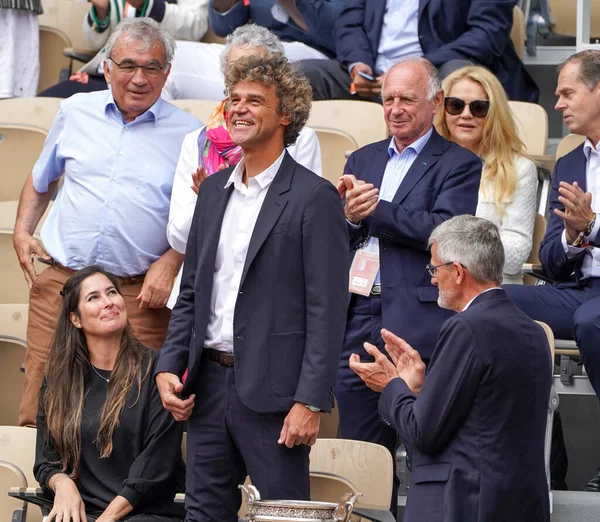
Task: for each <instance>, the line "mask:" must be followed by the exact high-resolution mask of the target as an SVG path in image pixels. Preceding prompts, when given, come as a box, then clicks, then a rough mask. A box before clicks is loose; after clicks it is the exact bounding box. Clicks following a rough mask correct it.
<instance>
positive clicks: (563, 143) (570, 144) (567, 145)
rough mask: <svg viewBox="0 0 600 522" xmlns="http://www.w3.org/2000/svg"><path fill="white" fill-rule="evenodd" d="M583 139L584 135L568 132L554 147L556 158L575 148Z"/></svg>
mask: <svg viewBox="0 0 600 522" xmlns="http://www.w3.org/2000/svg"><path fill="white" fill-rule="evenodd" d="M584 141H585V136H581V135H579V134H568V135H567V136H565V137H564V138H563V139H562V140H560V142H559V143H558V146H557V147H556V159H557V160H558V159H559V158H562V157H563V156H566V155H567V154H569V152H571V151H572V150H573V149H576V148H577V147H579V145H581V144H582V143H583V142H584Z"/></svg>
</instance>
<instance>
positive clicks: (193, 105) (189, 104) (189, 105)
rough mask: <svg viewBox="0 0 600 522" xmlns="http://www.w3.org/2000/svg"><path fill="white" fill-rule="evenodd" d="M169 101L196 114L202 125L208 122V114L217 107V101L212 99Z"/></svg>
mask: <svg viewBox="0 0 600 522" xmlns="http://www.w3.org/2000/svg"><path fill="white" fill-rule="evenodd" d="M170 102H171V103H172V104H173V105H175V106H176V107H179V108H180V109H183V110H184V111H185V112H189V113H190V114H192V115H193V116H196V118H198V119H199V120H200V121H201V122H202V123H204V125H206V124H207V123H208V120H209V119H210V115H211V114H212V113H213V111H214V110H215V109H216V108H217V105H218V102H215V101H214V100H170Z"/></svg>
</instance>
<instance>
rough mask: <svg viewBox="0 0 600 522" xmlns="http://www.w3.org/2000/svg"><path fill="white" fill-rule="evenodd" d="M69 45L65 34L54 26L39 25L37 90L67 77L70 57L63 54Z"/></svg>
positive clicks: (69, 68)
mask: <svg viewBox="0 0 600 522" xmlns="http://www.w3.org/2000/svg"><path fill="white" fill-rule="evenodd" d="M66 47H71V42H70V41H69V39H68V37H67V35H66V34H65V33H63V32H62V31H61V30H59V29H56V28H55V27H46V26H45V25H41V26H40V79H39V82H38V92H41V91H43V90H44V89H47V88H48V87H52V86H53V85H55V84H57V83H58V82H59V81H60V80H61V79H63V78H65V77H66V78H68V76H69V74H70V71H71V59H70V58H67V57H66V56H64V55H63V51H64V50H65V48H66Z"/></svg>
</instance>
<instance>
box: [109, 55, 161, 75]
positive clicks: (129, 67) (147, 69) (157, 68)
mask: <svg viewBox="0 0 600 522" xmlns="http://www.w3.org/2000/svg"><path fill="white" fill-rule="evenodd" d="M108 59H109V60H110V61H111V62H112V63H114V64H115V65H116V66H117V67H118V68H119V71H120V72H121V73H122V74H124V75H126V76H133V75H134V74H135V73H136V72H137V70H138V69H141V70H142V72H143V73H144V76H146V78H157V77H158V76H160V73H162V71H163V69H164V68H165V67H164V66H162V65H138V64H137V63H134V62H126V61H125V60H123V61H122V62H121V63H119V62H115V61H114V60H113V59H112V58H111V57H110V56H109V57H108Z"/></svg>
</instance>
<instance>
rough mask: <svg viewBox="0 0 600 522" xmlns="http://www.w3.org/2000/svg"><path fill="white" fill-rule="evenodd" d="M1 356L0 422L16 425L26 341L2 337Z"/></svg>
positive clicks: (22, 380)
mask: <svg viewBox="0 0 600 522" xmlns="http://www.w3.org/2000/svg"><path fill="white" fill-rule="evenodd" d="M0 358H1V359H2V364H1V365H0V424H1V425H6V426H16V425H17V422H18V420H19V406H20V404H21V396H22V395H23V383H24V377H25V374H24V373H23V372H22V371H21V365H22V364H23V361H24V360H25V343H24V342H21V341H19V340H17V339H13V338H9V337H0ZM12 485H13V486H16V485H17V484H12Z"/></svg>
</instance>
